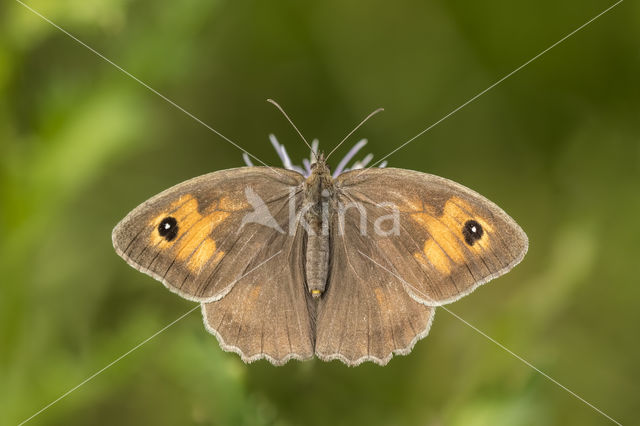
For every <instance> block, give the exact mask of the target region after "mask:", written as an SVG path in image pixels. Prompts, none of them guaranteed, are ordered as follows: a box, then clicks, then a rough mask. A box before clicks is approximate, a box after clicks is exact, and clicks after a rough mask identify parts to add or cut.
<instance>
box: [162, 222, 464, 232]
mask: <svg viewBox="0 0 640 426" xmlns="http://www.w3.org/2000/svg"><path fill="white" fill-rule="evenodd" d="M169 228H171V224H170V223H165V224H164V229H169ZM473 232H476V231H475V229H474V231H473Z"/></svg>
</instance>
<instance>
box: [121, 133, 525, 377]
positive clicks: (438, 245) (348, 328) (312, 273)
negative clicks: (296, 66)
mask: <svg viewBox="0 0 640 426" xmlns="http://www.w3.org/2000/svg"><path fill="white" fill-rule="evenodd" d="M272 143H273V144H274V147H275V148H276V150H277V152H278V154H279V155H280V157H281V158H282V159H283V162H284V165H285V168H273V167H255V166H253V165H252V164H251V162H250V160H249V159H248V157H247V156H246V154H245V161H246V162H247V164H248V166H247V167H240V168H234V169H229V170H221V171H216V172H213V173H209V174H206V175H203V176H200V177H196V178H193V179H191V180H188V181H186V182H183V183H180V184H178V185H176V186H174V187H172V188H169V189H167V190H165V191H164V192H162V193H160V194H158V195H156V196H154V197H152V198H151V199H149V200H147V201H145V202H144V203H142V204H141V205H139V206H138V207H136V208H135V209H134V210H133V211H131V212H130V213H129V214H128V215H127V216H126V217H125V218H124V219H123V220H122V221H121V222H120V223H118V225H117V226H116V227H115V228H114V230H113V234H112V239H113V245H114V247H115V249H116V252H117V253H118V254H119V255H120V256H121V257H122V258H124V259H125V260H126V261H127V262H128V263H129V264H130V265H132V266H133V267H134V268H136V269H138V270H140V271H141V272H144V273H146V274H148V275H150V276H152V277H153V278H155V279H157V280H159V281H161V282H162V283H163V284H164V285H165V286H166V287H167V288H169V290H171V291H173V292H175V293H178V294H179V295H180V296H182V297H184V298H186V299H189V300H193V301H197V302H199V303H201V307H202V315H203V320H204V325H205V327H206V329H207V330H208V331H209V332H211V333H212V334H214V335H215V336H216V337H217V339H218V341H219V343H220V346H221V347H222V349H224V350H225V351H232V352H236V353H238V354H239V355H240V357H241V358H242V360H243V361H245V362H252V361H255V360H258V359H267V360H268V361H270V362H271V363H272V364H275V365H281V364H284V363H286V362H287V361H289V360H291V359H298V360H305V359H309V358H312V357H314V356H316V357H318V358H320V359H322V360H325V361H329V360H334V359H338V360H340V361H342V362H344V363H345V364H347V365H350V366H354V365H358V364H360V363H362V362H365V361H372V362H375V363H377V364H380V365H385V364H386V363H387V362H388V361H389V360H390V359H391V357H392V356H393V355H394V354H395V355H400V354H401V355H405V354H408V353H409V352H410V351H411V350H412V348H413V346H414V345H415V343H416V342H417V341H418V340H420V339H421V338H423V337H425V336H426V335H427V334H428V332H429V329H430V327H431V323H432V321H433V317H434V313H435V308H436V307H437V306H440V305H444V304H447V303H451V302H454V301H456V300H458V299H460V298H461V297H463V296H465V295H467V294H469V293H470V292H472V291H473V290H474V289H476V288H477V287H478V286H480V285H482V284H484V283H486V282H488V281H490V280H491V279H493V278H496V277H498V276H500V275H502V274H505V273H506V272H508V271H509V270H510V269H511V268H513V267H514V266H515V265H516V264H518V263H519V262H520V261H521V260H522V258H523V257H524V255H525V253H526V252H527V248H528V239H527V236H526V234H525V233H524V232H523V230H522V229H521V228H520V226H518V224H517V223H516V222H515V221H514V220H513V219H512V218H511V217H509V216H508V215H507V214H506V213H505V212H504V211H503V210H502V209H500V208H499V207H498V206H497V205H495V204H494V203H492V202H491V201H489V200H487V199H486V198H484V197H483V196H481V195H479V194H478V193H476V192H474V191H472V190H470V189H468V188H466V187H464V186H462V185H460V184H458V183H456V182H453V181H451V180H448V179H445V178H442V177H438V176H434V175H431V174H426V173H421V172H417V171H412V170H405V169H398V168H389V167H369V168H365V166H366V163H367V162H368V161H369V160H370V159H371V157H370V156H368V157H367V158H365V160H363V161H362V162H356V163H355V164H354V165H353V167H351V168H346V164H347V163H348V162H349V161H350V160H351V158H352V157H353V155H355V153H356V152H357V150H358V149H360V148H361V147H362V145H363V141H361V142H360V143H359V144H358V145H356V147H355V148H354V149H352V150H351V151H350V152H349V154H347V156H346V157H345V159H344V160H343V161H341V162H340V164H339V165H338V167H337V168H336V170H335V171H334V172H333V173H331V172H330V169H329V166H328V165H327V162H326V160H325V158H324V156H323V155H320V156H316V155H315V154H314V152H318V151H317V141H314V147H312V157H311V160H305V161H304V165H303V166H302V167H300V166H294V165H292V164H291V161H290V159H289V158H288V156H287V154H286V151H285V149H284V146H282V145H280V144H279V143H278V142H277V140H276V139H275V137H272ZM365 143H366V141H365Z"/></svg>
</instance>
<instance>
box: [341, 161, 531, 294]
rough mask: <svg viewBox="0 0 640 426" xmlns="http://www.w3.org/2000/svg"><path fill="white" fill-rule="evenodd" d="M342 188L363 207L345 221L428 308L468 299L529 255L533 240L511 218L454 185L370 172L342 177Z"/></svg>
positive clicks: (402, 173)
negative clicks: (349, 223)
mask: <svg viewBox="0 0 640 426" xmlns="http://www.w3.org/2000/svg"><path fill="white" fill-rule="evenodd" d="M336 185H337V187H338V194H339V200H340V203H341V204H342V205H348V204H349V203H352V204H353V205H355V206H359V207H360V210H358V209H357V208H349V209H346V211H344V212H343V215H344V217H345V220H346V221H347V222H349V221H350V222H351V223H357V224H358V230H357V231H358V232H360V233H364V234H366V236H367V239H366V241H367V243H368V244H370V245H374V246H376V247H378V248H379V250H380V253H381V255H382V256H383V258H384V260H386V261H387V263H388V266H387V267H388V269H389V271H390V273H392V274H395V275H396V276H398V277H400V278H401V279H402V280H403V282H404V283H405V288H406V289H407V291H408V292H409V294H411V296H412V297H413V298H415V299H416V300H419V301H420V302H422V303H425V304H427V305H432V306H437V305H442V304H445V303H450V302H452V301H455V300H457V299H459V298H460V297H463V296H464V295H466V294H468V293H470V292H471V291H473V290H474V289H475V288H477V287H478V286H479V285H481V284H484V283H486V282H488V281H489V280H491V279H493V278H496V277H498V276H500V275H502V274H505V273H506V272H508V271H509V270H510V269H511V268H513V267H514V266H515V265H516V264H518V263H519V262H520V261H521V260H522V258H523V257H524V255H525V253H526V251H527V248H528V240H527V236H526V234H525V233H524V232H523V231H522V229H521V228H520V226H518V224H517V223H516V222H515V221H514V220H513V219H511V217H509V216H508V215H507V214H506V213H505V212H504V211H503V210H502V209H500V208H499V207H498V206H496V205H495V204H494V203H492V202H491V201H489V200H487V199H486V198H484V197H483V196H481V195H479V194H478V193H476V192H474V191H472V190H470V189H468V188H466V187H464V186H462V185H460V184H458V183H456V182H453V181H451V180H448V179H444V178H441V177H438V176H434V175H429V174H425V173H420V172H415V171H411V170H403V169H393V168H385V169H380V168H371V169H366V170H355V171H352V172H348V173H345V174H343V175H340V176H339V177H338V179H337V183H336ZM362 211H364V212H365V216H366V218H365V220H364V221H362V217H361V212H362ZM376 225H378V226H376ZM363 227H364V228H365V229H363Z"/></svg>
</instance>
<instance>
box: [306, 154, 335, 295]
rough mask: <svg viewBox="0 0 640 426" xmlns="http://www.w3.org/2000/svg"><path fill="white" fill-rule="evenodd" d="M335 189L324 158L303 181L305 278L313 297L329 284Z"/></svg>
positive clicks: (322, 291)
mask: <svg viewBox="0 0 640 426" xmlns="http://www.w3.org/2000/svg"><path fill="white" fill-rule="evenodd" d="M334 191H335V190H334V187H333V179H332V178H331V173H330V172H329V168H328V167H327V166H326V164H325V163H324V160H322V159H321V160H320V161H319V162H317V163H314V165H313V170H312V172H311V176H309V177H308V178H307V180H306V181H305V182H304V202H303V212H304V218H305V221H306V224H307V226H306V227H305V231H306V232H305V234H306V235H305V237H306V244H305V266H306V268H305V278H306V282H307V287H308V289H309V292H310V293H311V295H312V296H313V297H314V298H318V297H320V296H321V295H322V293H324V290H325V287H326V285H327V277H328V274H329V249H330V247H329V238H330V235H329V227H330V223H331V222H330V218H331V216H332V215H333V214H334V212H335V210H336V201H335V197H334V195H335V194H334Z"/></svg>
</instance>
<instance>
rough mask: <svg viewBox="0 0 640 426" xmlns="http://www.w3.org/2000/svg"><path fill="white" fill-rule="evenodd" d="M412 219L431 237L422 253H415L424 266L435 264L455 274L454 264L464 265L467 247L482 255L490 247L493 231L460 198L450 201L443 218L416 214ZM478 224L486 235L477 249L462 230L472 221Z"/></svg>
mask: <svg viewBox="0 0 640 426" xmlns="http://www.w3.org/2000/svg"><path fill="white" fill-rule="evenodd" d="M411 218H412V219H413V220H415V221H416V222H417V223H419V224H420V225H421V226H422V227H424V228H425V229H426V230H427V232H429V235H430V236H431V238H427V240H426V241H425V243H424V248H423V250H422V252H416V253H414V256H415V257H416V259H418V260H419V261H420V262H421V263H422V264H423V265H425V266H428V265H431V266H433V267H434V268H435V269H437V270H438V271H439V272H441V273H443V274H449V273H450V272H451V266H452V264H453V263H455V264H462V263H463V262H464V260H465V252H464V250H465V248H466V249H469V250H472V251H474V252H476V253H477V252H478V251H479V250H481V249H486V248H488V247H489V244H490V243H489V238H488V235H489V234H490V233H491V232H492V231H493V227H491V226H490V225H489V224H488V223H487V221H486V220H484V219H483V218H482V217H480V216H478V215H476V214H475V212H474V211H473V209H472V208H471V206H470V205H469V203H467V202H466V201H464V200H462V199H461V198H458V197H452V198H451V199H449V200H447V202H446V203H445V205H444V209H443V211H442V214H441V215H440V216H437V217H436V216H435V215H434V214H431V213H428V212H420V213H413V214H412V215H411ZM472 219H473V220H475V221H477V222H478V223H479V224H480V225H481V226H482V228H483V229H484V235H483V237H482V238H480V239H479V240H477V241H476V242H475V244H474V245H473V246H469V245H468V244H466V243H465V241H464V235H463V233H462V227H463V226H464V224H465V223H466V222H467V221H468V220H472Z"/></svg>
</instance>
